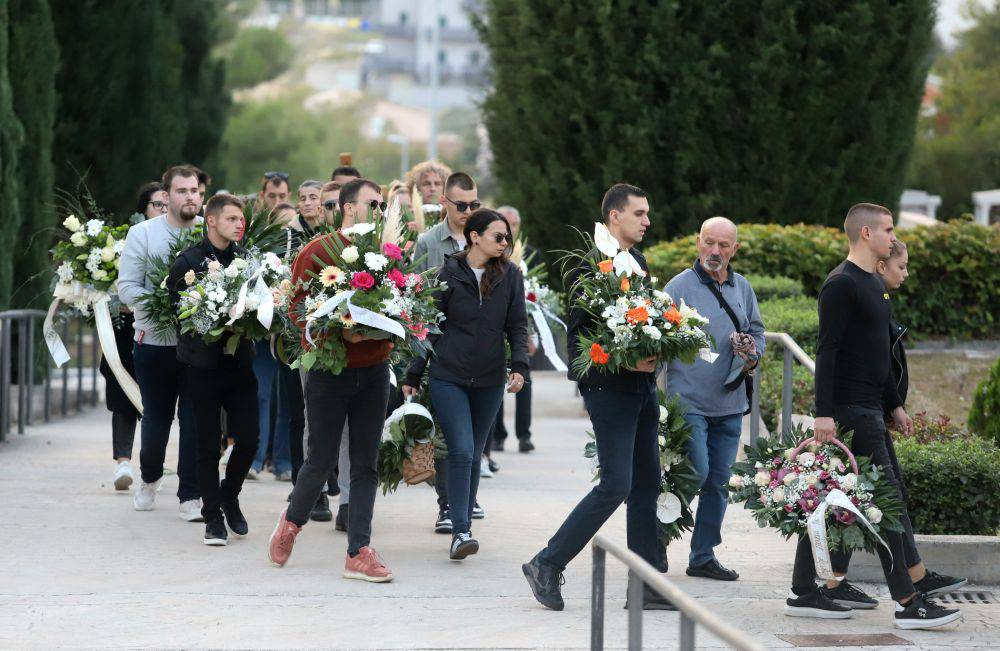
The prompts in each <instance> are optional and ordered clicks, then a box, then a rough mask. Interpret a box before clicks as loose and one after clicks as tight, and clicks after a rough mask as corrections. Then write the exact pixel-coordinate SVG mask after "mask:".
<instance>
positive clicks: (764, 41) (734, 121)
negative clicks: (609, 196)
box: [478, 0, 934, 249]
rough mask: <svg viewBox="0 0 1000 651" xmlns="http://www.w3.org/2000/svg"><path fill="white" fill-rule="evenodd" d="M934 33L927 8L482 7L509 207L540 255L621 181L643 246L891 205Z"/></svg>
mask: <svg viewBox="0 0 1000 651" xmlns="http://www.w3.org/2000/svg"><path fill="white" fill-rule="evenodd" d="M933 24H934V12H933V3H932V0H900V1H897V2H888V1H887V0H856V1H852V2H847V3H833V2H825V1H821V2H817V1H816V0H762V2H760V3H734V2H728V1H726V0H705V1H704V2H698V3H694V2H685V3H664V2H657V1H655V0H614V1H613V0H578V1H576V2H565V1H563V0H537V1H535V2H531V3H524V2H520V1H519V0H487V2H486V6H485V10H484V15H483V20H481V21H479V22H478V28H479V30H480V35H481V38H482V40H483V42H484V43H485V44H486V46H487V47H488V49H489V50H490V55H491V59H492V62H493V68H494V79H493V89H492V91H491V92H490V94H489V95H488V96H487V98H486V100H485V102H484V107H483V108H484V120H485V123H486V126H487V128H488V129H489V132H490V140H491V142H492V146H493V149H494V155H495V156H494V158H495V163H494V172H495V173H496V176H497V179H498V181H499V183H500V186H501V191H502V195H503V198H504V200H505V201H509V202H511V203H513V204H515V205H518V206H519V207H521V208H522V209H524V210H526V211H528V214H530V215H531V219H529V220H527V221H526V225H525V227H526V228H527V229H528V231H529V234H530V235H531V237H532V239H533V240H534V241H535V242H536V244H538V245H540V246H542V247H544V248H547V249H548V248H557V247H565V246H567V245H571V244H573V243H574V241H575V240H574V238H573V235H572V233H571V232H570V231H569V230H568V229H565V228H561V227H559V226H560V225H562V224H566V223H569V224H571V225H574V226H577V227H580V228H583V229H587V230H589V229H590V226H589V224H590V223H591V222H593V221H594V219H597V218H599V211H598V206H599V204H600V199H601V196H602V194H603V192H604V190H605V189H606V188H607V187H608V186H610V185H611V184H612V183H615V182H617V181H626V182H630V183H634V184H636V185H639V186H641V187H643V188H645V189H646V190H647V191H649V192H650V196H651V203H652V208H653V225H652V228H651V231H650V232H648V233H647V240H655V239H659V238H663V237H666V236H669V235H674V234H676V233H679V232H690V231H691V230H693V229H694V228H696V227H697V225H698V224H699V223H700V222H701V221H702V220H703V219H705V218H706V217H708V216H711V215H713V214H725V215H728V216H730V217H732V218H733V219H735V220H738V221H774V222H779V223H789V222H798V221H806V222H811V223H827V224H835V223H838V222H839V221H841V220H842V219H843V215H844V212H845V211H846V209H847V208H848V207H849V206H850V205H851V204H853V203H856V202H858V201H875V202H879V203H883V204H886V205H889V206H890V207H894V206H895V205H896V203H897V202H898V198H899V194H900V190H901V189H902V183H903V174H904V171H905V167H906V163H907V157H908V155H909V152H910V149H911V147H912V139H913V126H914V123H915V120H916V112H917V109H918V106H919V101H920V97H921V94H922V90H923V80H924V77H925V75H926V72H927V57H926V56H925V55H926V53H927V51H928V49H929V48H930V46H931V33H932V29H933Z"/></svg>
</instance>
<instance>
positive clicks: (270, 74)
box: [228, 27, 295, 88]
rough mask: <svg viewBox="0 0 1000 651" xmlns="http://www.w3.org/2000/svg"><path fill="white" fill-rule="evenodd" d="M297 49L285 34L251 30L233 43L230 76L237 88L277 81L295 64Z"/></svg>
mask: <svg viewBox="0 0 1000 651" xmlns="http://www.w3.org/2000/svg"><path fill="white" fill-rule="evenodd" d="M294 57H295V48H293V47H292V45H291V43H289V42H288V40H287V39H286V38H285V37H284V36H283V35H282V34H281V32H279V31H276V30H273V29H268V28H266V27H248V28H247V29H244V30H241V31H240V32H239V34H237V35H236V40H235V41H233V49H232V51H231V52H230V54H229V66H228V76H229V83H230V85H231V86H232V87H233V88H246V87H248V86H255V85H257V84H259V83H261V82H264V81H269V80H271V79H274V78H275V77H277V76H278V75H280V74H281V73H283V72H284V71H285V70H288V67H289V66H290V65H291V64H292V59H293V58H294Z"/></svg>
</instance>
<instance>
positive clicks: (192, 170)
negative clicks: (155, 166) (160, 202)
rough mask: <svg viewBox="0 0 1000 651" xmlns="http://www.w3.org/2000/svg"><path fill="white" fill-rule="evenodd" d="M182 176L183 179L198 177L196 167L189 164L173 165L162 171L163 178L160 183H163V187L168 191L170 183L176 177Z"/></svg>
mask: <svg viewBox="0 0 1000 651" xmlns="http://www.w3.org/2000/svg"><path fill="white" fill-rule="evenodd" d="M178 176H180V177H182V178H185V179H189V178H192V177H194V178H196V179H197V178H198V168H196V167H192V166H191V165H174V166H173V167H171V168H169V169H168V170H167V171H166V172H164V173H163V178H162V179H161V180H160V183H162V184H163V189H164V190H166V191H167V194H169V193H170V184H171V183H173V181H174V179H175V178H176V177H178Z"/></svg>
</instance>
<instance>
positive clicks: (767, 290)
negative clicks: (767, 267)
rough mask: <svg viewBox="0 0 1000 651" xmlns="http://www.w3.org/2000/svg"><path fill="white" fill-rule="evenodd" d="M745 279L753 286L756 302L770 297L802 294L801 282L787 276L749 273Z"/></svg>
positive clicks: (787, 296)
mask: <svg viewBox="0 0 1000 651" xmlns="http://www.w3.org/2000/svg"><path fill="white" fill-rule="evenodd" d="M747 280H748V281H750V286H751V287H753V292H754V294H756V296H757V302H758V303H759V302H761V301H767V300H770V299H772V298H791V297H792V296H802V283H800V282H799V281H797V280H795V279H794V278H789V277H788V276H764V275H761V274H750V275H749V276H747Z"/></svg>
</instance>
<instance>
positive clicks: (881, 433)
mask: <svg viewBox="0 0 1000 651" xmlns="http://www.w3.org/2000/svg"><path fill="white" fill-rule="evenodd" d="M833 412H834V414H833V415H834V420H835V421H836V422H837V425H838V426H839V427H841V428H842V429H845V430H851V431H853V432H854V436H853V437H852V439H851V452H852V453H854V455H855V456H857V457H862V456H863V457H868V458H870V459H871V461H872V463H873V464H875V465H877V466H881V467H882V473H883V475H884V477H885V479H886V480H887V481H888V482H890V483H891V484H893V485H894V486H895V487H896V490H897V491H898V492H899V497H900V499H904V498H903V488H902V482H901V481H900V479H899V465H898V464H896V465H895V467H894V466H893V458H894V457H895V455H894V454H893V455H892V457H890V455H889V449H890V446H887V445H886V428H885V420H884V419H883V416H882V410H881V409H880V408H878V407H868V406H863V405H834V408H833ZM903 518H904V520H905V521H906V522H909V515H907V514H906V505H905V502H904V505H903ZM910 532H911V533H910V535H909V536H907V534H906V533H905V532H902V533H901V532H895V531H882V532H881V535H882V539H883V540H885V542H886V544H887V545H888V546H889V550H888V551H887V550H886V549H885V547H882V546H881V545H880V546H879V548H878V557H879V561H880V562H881V563H882V572H883V573H884V574H885V579H886V583H887V584H888V585H889V593H890V594H891V595H892V598H893V599H894V600H896V601H899V600H900V599H905V598H907V597H909V596H910V595H912V594H913V593H914V592H915V590H914V588H913V582H912V581H911V580H910V574H909V572H908V571H907V570H908V569H909V567H910V566H909V565H908V564H907V541H906V539H907V538H908V537H909V538H910V539H911V540H912V528H910ZM913 552H914V554H915V552H916V548H915V547H914V548H913ZM830 560H831V562H832V563H834V568H835V569H837V570H838V571H839V570H840V568H845V569H846V564H845V563H844V559H843V556H841V558H840V559H839V561H838V560H837V559H835V558H834V557H833V556H831V559H830ZM918 562H919V561H918ZM915 564H916V563H914V565H915ZM838 566H839V567H838ZM815 587H816V565H815V560H814V559H813V553H812V545H811V544H810V543H809V537H808V536H801V537H800V538H799V543H798V547H797V548H796V549H795V566H794V568H793V570H792V590H794V591H795V592H796V593H797V594H805V593H806V592H808V591H811V590H813V589H815Z"/></svg>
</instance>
